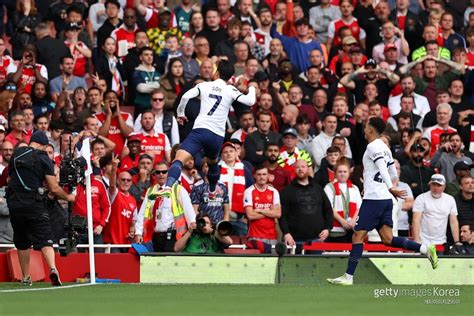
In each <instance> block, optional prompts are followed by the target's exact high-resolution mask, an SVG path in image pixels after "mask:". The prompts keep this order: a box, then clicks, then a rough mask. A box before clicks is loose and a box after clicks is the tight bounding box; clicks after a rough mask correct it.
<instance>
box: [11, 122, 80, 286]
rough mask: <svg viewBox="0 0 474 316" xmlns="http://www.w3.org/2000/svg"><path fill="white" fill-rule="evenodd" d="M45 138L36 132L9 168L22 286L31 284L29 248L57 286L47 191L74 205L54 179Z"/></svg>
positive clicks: (14, 236) (12, 220)
mask: <svg viewBox="0 0 474 316" xmlns="http://www.w3.org/2000/svg"><path fill="white" fill-rule="evenodd" d="M47 145H48V137H47V136H46V134H45V133H44V132H43V131H36V132H35V133H34V134H33V135H32V136H31V140H30V145H29V146H28V147H19V148H17V149H16V150H15V151H14V153H13V155H12V157H11V158H10V163H9V166H8V168H9V169H8V170H9V176H10V184H9V186H8V188H7V203H8V208H9V210H10V216H11V223H12V227H13V233H14V235H13V241H14V243H15V246H16V248H17V249H18V259H19V261H20V266H21V271H22V276H23V278H22V283H23V284H24V285H31V284H32V282H31V277H30V275H29V274H28V272H29V265H30V247H31V245H33V248H34V249H36V250H41V252H42V253H43V257H44V259H45V261H46V264H47V265H48V267H49V268H50V275H49V278H50V279H51V283H52V285H53V286H60V285H61V281H60V279H59V273H58V271H57V269H56V264H55V260H54V250H53V247H52V246H53V242H52V233H51V226H50V221H49V215H48V210H47V208H46V200H47V193H46V190H45V188H44V186H43V183H44V181H45V180H46V184H47V186H48V188H49V191H50V192H51V193H53V194H54V195H55V196H57V197H58V198H60V199H64V200H67V201H68V202H74V199H75V197H74V195H71V194H67V193H66V192H64V191H63V189H61V187H60V186H59V184H58V181H57V180H56V177H55V176H54V166H53V162H52V161H51V159H49V157H48V155H47V154H46V152H45V148H46V146H47Z"/></svg>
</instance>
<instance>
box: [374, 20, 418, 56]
mask: <svg viewBox="0 0 474 316" xmlns="http://www.w3.org/2000/svg"><path fill="white" fill-rule="evenodd" d="M382 37H383V41H382V42H381V43H379V44H377V45H375V46H374V48H373V50H372V58H373V59H374V60H375V61H376V62H378V63H380V62H382V61H384V60H385V59H386V58H385V53H386V51H388V50H390V49H394V50H395V51H396V52H397V61H398V62H399V63H400V64H406V63H408V58H407V57H408V55H409V54H410V46H409V45H408V42H407V40H406V39H405V37H404V35H403V32H402V31H400V29H399V28H398V27H395V25H394V23H393V22H392V21H387V22H385V23H384V24H382Z"/></svg>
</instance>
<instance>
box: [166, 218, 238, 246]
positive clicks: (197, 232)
mask: <svg viewBox="0 0 474 316" xmlns="http://www.w3.org/2000/svg"><path fill="white" fill-rule="evenodd" d="M199 222H205V225H203V227H199V228H200V229H197V228H198V227H197V225H196V223H199ZM196 223H191V225H190V226H189V229H188V231H187V232H186V234H184V235H183V237H182V238H181V239H179V240H177V241H176V243H175V245H174V251H175V252H180V251H181V252H186V253H221V252H223V249H224V248H226V247H227V246H229V245H231V244H232V238H230V237H229V236H223V235H221V234H220V233H219V231H218V230H214V228H213V227H212V223H211V220H210V219H209V216H208V215H206V214H199V215H198V216H196Z"/></svg>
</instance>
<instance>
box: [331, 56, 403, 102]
mask: <svg viewBox="0 0 474 316" xmlns="http://www.w3.org/2000/svg"><path fill="white" fill-rule="evenodd" d="M381 75H383V77H381ZM398 81H400V77H399V76H398V75H397V74H395V73H393V72H392V71H390V70H389V69H385V68H381V67H378V66H377V62H376V61H375V60H373V59H369V60H367V62H366V63H365V66H364V67H360V68H359V69H357V70H356V71H354V72H351V73H349V74H347V75H345V76H344V77H342V78H341V81H340V83H341V84H342V85H344V87H346V88H347V89H349V90H351V91H352V92H353V93H354V96H355V99H356V102H357V103H359V102H363V101H364V100H365V96H364V88H365V86H366V85H367V84H368V83H373V84H375V86H376V87H377V91H378V98H377V99H378V100H379V101H380V103H381V104H388V97H389V96H390V92H391V91H392V87H393V86H394V85H396V84H397V83H398Z"/></svg>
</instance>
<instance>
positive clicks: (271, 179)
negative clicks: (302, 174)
mask: <svg viewBox="0 0 474 316" xmlns="http://www.w3.org/2000/svg"><path fill="white" fill-rule="evenodd" d="M279 155H280V147H279V146H278V144H277V143H268V144H267V148H266V149H265V157H266V158H267V160H266V161H265V162H264V163H263V166H265V167H266V168H267V169H268V173H269V176H268V183H269V184H271V185H272V186H274V187H275V189H277V190H278V192H280V193H281V192H282V191H283V189H284V188H285V187H286V186H287V185H288V184H290V182H291V174H290V172H289V171H288V170H285V169H283V168H282V167H281V166H280V165H279V164H278V157H279Z"/></svg>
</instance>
